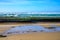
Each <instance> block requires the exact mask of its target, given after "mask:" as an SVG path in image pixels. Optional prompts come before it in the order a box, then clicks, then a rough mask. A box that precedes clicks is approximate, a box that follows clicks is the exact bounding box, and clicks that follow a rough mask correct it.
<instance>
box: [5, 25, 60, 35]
mask: <svg viewBox="0 0 60 40" xmlns="http://www.w3.org/2000/svg"><path fill="white" fill-rule="evenodd" d="M30 32H60V27H57V26H51V27H43V26H36V25H35V26H34V25H32V26H16V27H13V28H11V29H10V30H7V31H5V32H4V34H5V35H7V34H23V33H30Z"/></svg>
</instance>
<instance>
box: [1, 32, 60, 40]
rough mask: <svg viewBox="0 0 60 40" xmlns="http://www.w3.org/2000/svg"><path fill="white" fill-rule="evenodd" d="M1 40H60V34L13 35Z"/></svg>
mask: <svg viewBox="0 0 60 40" xmlns="http://www.w3.org/2000/svg"><path fill="white" fill-rule="evenodd" d="M0 40H60V32H52V33H42V32H41V33H29V34H21V35H11V36H8V37H6V38H0Z"/></svg>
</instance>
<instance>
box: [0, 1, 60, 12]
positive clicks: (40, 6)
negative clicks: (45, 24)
mask: <svg viewBox="0 0 60 40" xmlns="http://www.w3.org/2000/svg"><path fill="white" fill-rule="evenodd" d="M25 11H26V12H30V11H59V12H60V0H0V12H25Z"/></svg>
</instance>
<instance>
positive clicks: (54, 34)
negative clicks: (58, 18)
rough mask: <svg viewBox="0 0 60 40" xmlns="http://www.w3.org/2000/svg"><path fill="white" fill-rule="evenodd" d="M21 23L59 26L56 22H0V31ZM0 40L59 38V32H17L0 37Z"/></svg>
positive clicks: (47, 39) (46, 39) (57, 39)
mask: <svg viewBox="0 0 60 40" xmlns="http://www.w3.org/2000/svg"><path fill="white" fill-rule="evenodd" d="M21 25H41V26H44V27H50V25H56V26H60V23H58V22H38V23H16V22H15V23H13V22H12V23H0V33H3V32H4V31H6V30H8V29H10V28H12V27H15V26H21ZM0 40H60V32H50V33H46V32H37V33H28V34H17V35H12V36H7V37H5V38H0Z"/></svg>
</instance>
